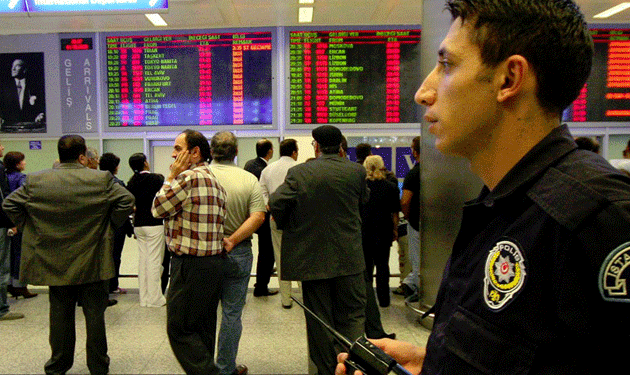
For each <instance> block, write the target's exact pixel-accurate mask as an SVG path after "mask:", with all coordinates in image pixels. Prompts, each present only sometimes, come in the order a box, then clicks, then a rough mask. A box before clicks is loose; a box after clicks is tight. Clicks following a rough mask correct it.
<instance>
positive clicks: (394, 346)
mask: <svg viewBox="0 0 630 375" xmlns="http://www.w3.org/2000/svg"><path fill="white" fill-rule="evenodd" d="M370 341H371V342H372V343H373V344H374V345H376V346H378V347H379V348H381V349H382V350H383V351H384V352H385V353H387V354H389V355H390V356H391V357H392V358H394V359H395V360H396V362H398V364H399V365H401V366H402V367H404V368H405V369H406V370H407V371H409V372H411V373H412V374H420V370H422V363H423V362H424V357H425V355H426V349H425V348H421V347H419V346H416V345H413V344H411V343H408V342H404V341H398V340H392V339H378V340H372V339H370ZM346 358H348V354H346V353H341V354H339V355H338V356H337V361H338V362H339V364H337V367H336V369H335V375H344V374H345V373H346V367H345V366H344V365H343V361H345V360H346ZM360 374H361V372H360V371H356V372H355V374H354V375H360Z"/></svg>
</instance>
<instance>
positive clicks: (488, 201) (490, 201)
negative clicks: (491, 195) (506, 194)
mask: <svg viewBox="0 0 630 375" xmlns="http://www.w3.org/2000/svg"><path fill="white" fill-rule="evenodd" d="M483 204H484V206H486V207H492V206H494V200H493V199H486V200H485V201H483Z"/></svg>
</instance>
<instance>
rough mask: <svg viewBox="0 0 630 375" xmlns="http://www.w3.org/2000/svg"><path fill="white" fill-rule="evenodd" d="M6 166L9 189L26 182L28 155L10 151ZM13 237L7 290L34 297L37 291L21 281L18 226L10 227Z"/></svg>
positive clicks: (17, 294) (18, 294)
mask: <svg viewBox="0 0 630 375" xmlns="http://www.w3.org/2000/svg"><path fill="white" fill-rule="evenodd" d="M4 166H5V168H6V172H7V180H8V181H9V190H10V191H14V190H16V189H17V188H19V187H20V186H22V184H23V183H24V180H26V175H25V174H24V173H22V171H24V169H25V168H26V157H25V156H24V154H23V153H21V152H19V151H10V152H7V154H6V155H5V156H4ZM9 231H10V233H13V236H12V237H11V283H10V284H9V285H8V286H7V291H8V292H9V293H10V294H11V295H12V296H13V297H15V298H17V297H19V296H22V297H24V298H33V297H35V296H36V295H37V293H31V292H30V291H29V290H28V288H27V287H26V285H23V284H22V283H20V259H21V258H22V233H21V232H20V233H18V232H17V229H16V228H11V229H9Z"/></svg>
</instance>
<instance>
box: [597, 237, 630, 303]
mask: <svg viewBox="0 0 630 375" xmlns="http://www.w3.org/2000/svg"><path fill="white" fill-rule="evenodd" d="M628 280H630V242H627V243H625V244H623V245H621V246H619V247H618V248H616V249H615V250H613V251H612V252H611V253H610V254H608V257H607V258H606V260H605V261H604V264H603V265H602V268H601V269H600V271H599V292H600V293H601V295H602V297H603V298H604V300H606V301H611V302H630V292H629V291H628V285H627V283H628Z"/></svg>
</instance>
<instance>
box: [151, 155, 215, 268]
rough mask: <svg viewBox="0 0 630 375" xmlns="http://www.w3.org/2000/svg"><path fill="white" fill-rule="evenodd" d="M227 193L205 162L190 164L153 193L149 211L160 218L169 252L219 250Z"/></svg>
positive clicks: (210, 252)
mask: <svg viewBox="0 0 630 375" xmlns="http://www.w3.org/2000/svg"><path fill="white" fill-rule="evenodd" d="M226 198H227V193H226V192H225V190H224V189H223V187H222V186H221V185H220V184H219V182H218V181H217V179H216V178H215V176H214V174H213V173H212V171H211V170H210V168H209V166H208V163H199V164H196V165H193V166H192V167H191V168H190V169H187V170H185V171H183V172H182V173H180V174H179V175H178V176H177V177H176V178H175V179H173V180H172V181H171V182H170V183H165V184H164V185H163V186H162V188H161V189H160V191H158V192H157V194H156V195H155V199H154V200H153V207H152V208H151V213H152V214H153V216H154V217H156V218H157V217H161V218H163V219H164V231H165V234H166V243H167V245H168V248H169V250H170V251H171V252H173V253H175V254H178V255H182V254H188V255H195V256H210V255H216V254H219V253H221V252H222V251H223V223H224V221H225V215H226V205H225V202H226Z"/></svg>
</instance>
